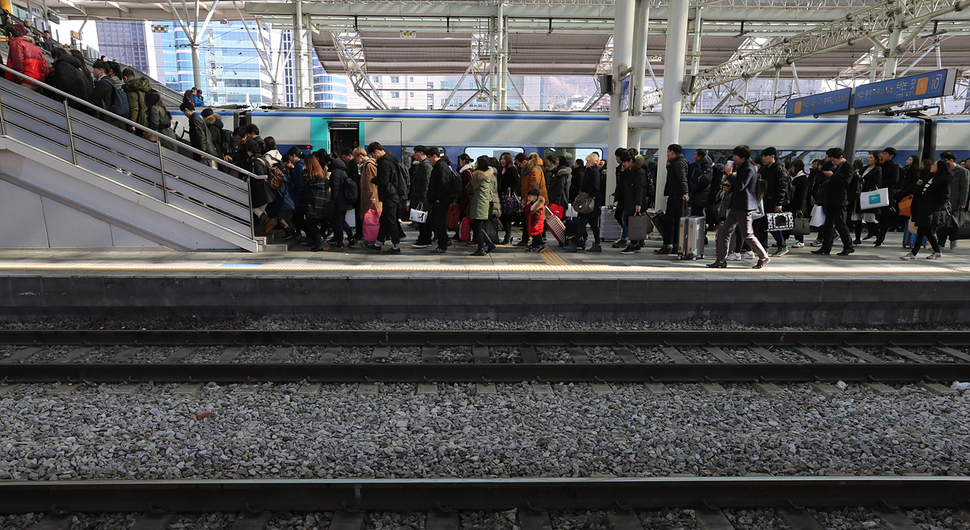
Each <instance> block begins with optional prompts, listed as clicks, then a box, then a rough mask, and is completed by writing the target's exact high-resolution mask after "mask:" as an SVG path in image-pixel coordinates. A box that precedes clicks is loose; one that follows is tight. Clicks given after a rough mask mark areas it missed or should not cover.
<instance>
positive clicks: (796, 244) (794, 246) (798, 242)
mask: <svg viewBox="0 0 970 530" xmlns="http://www.w3.org/2000/svg"><path fill="white" fill-rule="evenodd" d="M791 248H805V243H802V242H801V241H796V242H795V244H794V245H792V246H791Z"/></svg>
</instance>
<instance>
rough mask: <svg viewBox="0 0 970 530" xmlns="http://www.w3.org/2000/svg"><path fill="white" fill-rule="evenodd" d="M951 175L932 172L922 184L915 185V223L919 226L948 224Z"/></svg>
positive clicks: (913, 192)
mask: <svg viewBox="0 0 970 530" xmlns="http://www.w3.org/2000/svg"><path fill="white" fill-rule="evenodd" d="M951 180H952V178H951V175H939V174H933V173H931V174H930V175H929V179H928V180H924V181H923V184H922V185H914V186H913V189H912V190H911V193H912V194H913V205H912V212H913V223H914V224H916V226H918V227H927V226H929V227H937V226H943V225H944V224H946V221H947V219H949V217H950V181H951Z"/></svg>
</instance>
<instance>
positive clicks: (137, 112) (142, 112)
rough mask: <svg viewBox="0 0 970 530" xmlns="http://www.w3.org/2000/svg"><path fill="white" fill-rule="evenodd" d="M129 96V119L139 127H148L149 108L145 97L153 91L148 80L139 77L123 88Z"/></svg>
mask: <svg viewBox="0 0 970 530" xmlns="http://www.w3.org/2000/svg"><path fill="white" fill-rule="evenodd" d="M123 89H124V91H125V94H127V95H128V119H129V120H131V121H133V122H135V123H137V124H138V125H144V126H148V107H147V106H146V105H145V95H146V94H148V91H150V90H151V89H152V85H151V83H149V82H148V79H147V78H144V77H138V78H135V79H132V80H131V81H129V82H127V83H125V85H124V87H123Z"/></svg>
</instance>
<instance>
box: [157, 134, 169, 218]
mask: <svg viewBox="0 0 970 530" xmlns="http://www.w3.org/2000/svg"><path fill="white" fill-rule="evenodd" d="M156 136H158V140H155V145H156V146H157V147H158V170H159V171H161V173H162V198H163V199H164V201H165V204H168V177H166V176H165V159H164V155H163V154H162V149H164V148H163V147H162V137H161V135H156Z"/></svg>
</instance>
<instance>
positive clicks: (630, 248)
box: [620, 245, 670, 254]
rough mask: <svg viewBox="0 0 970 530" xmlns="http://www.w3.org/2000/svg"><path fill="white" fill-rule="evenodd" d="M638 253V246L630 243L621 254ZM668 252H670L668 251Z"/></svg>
mask: <svg viewBox="0 0 970 530" xmlns="http://www.w3.org/2000/svg"><path fill="white" fill-rule="evenodd" d="M636 253H637V247H635V246H633V245H628V246H627V247H626V248H625V249H623V250H622V251H620V254H636ZM668 254H670V253H669V252H668Z"/></svg>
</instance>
